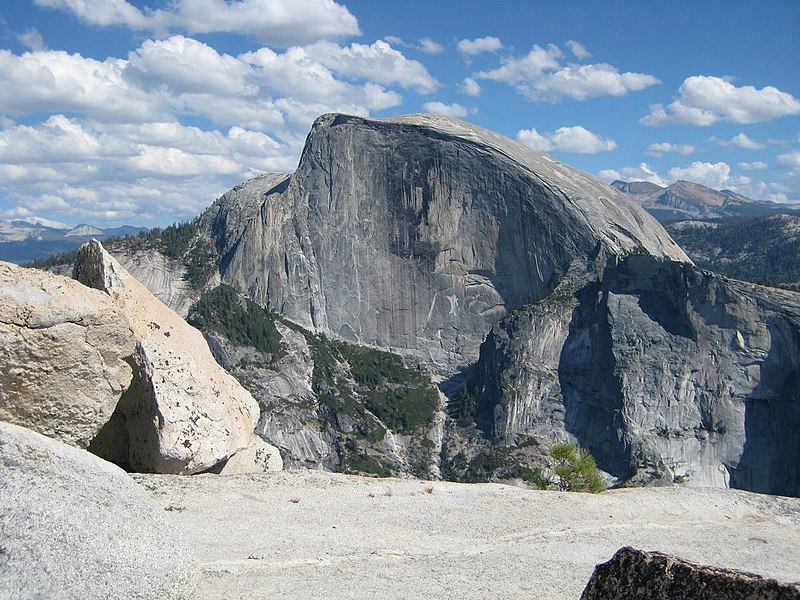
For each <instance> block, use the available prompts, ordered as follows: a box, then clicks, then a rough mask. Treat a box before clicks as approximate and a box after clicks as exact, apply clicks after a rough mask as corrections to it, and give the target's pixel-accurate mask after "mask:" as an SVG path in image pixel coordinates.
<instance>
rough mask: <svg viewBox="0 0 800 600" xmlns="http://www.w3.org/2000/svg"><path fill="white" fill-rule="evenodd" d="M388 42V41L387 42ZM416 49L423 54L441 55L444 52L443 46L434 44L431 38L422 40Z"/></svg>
mask: <svg viewBox="0 0 800 600" xmlns="http://www.w3.org/2000/svg"><path fill="white" fill-rule="evenodd" d="M387 41H388V40H387ZM417 48H418V49H419V50H420V51H422V52H424V53H425V54H441V53H442V52H444V46H442V45H441V44H438V43H436V42H434V41H433V40H432V39H431V38H428V37H426V38H422V39H421V40H420V41H419V44H418V45H417Z"/></svg>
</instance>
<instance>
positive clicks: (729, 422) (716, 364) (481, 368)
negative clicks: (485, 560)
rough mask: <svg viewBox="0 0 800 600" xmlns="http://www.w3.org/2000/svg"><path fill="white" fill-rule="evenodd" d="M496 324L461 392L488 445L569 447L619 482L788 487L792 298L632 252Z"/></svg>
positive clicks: (795, 365) (793, 479)
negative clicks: (472, 400)
mask: <svg viewBox="0 0 800 600" xmlns="http://www.w3.org/2000/svg"><path fill="white" fill-rule="evenodd" d="M571 287H572V290H570V294H569V295H566V297H565V298H562V299H559V298H558V297H551V298H548V299H547V300H545V301H543V302H540V303H537V304H534V305H532V306H529V307H525V308H524V309H521V310H519V311H517V312H516V313H515V314H513V315H512V316H510V317H508V318H507V319H506V320H504V321H503V322H502V323H501V324H499V325H498V326H496V327H495V328H494V330H493V331H492V333H491V334H490V335H489V336H488V338H487V341H486V343H485V344H484V345H483V347H482V352H481V359H480V361H479V362H478V365H477V366H476V368H475V370H474V371H473V374H472V379H471V381H470V383H469V384H468V387H469V388H470V389H471V392H472V394H473V395H474V396H475V397H476V398H478V400H477V403H476V409H475V415H474V416H475V420H476V421H477V423H478V425H479V427H480V428H481V429H482V430H483V431H484V432H485V433H486V435H487V436H488V437H489V438H490V439H492V440H493V441H494V442H495V443H497V444H499V445H501V446H506V445H515V444H516V443H517V441H518V440H519V439H524V438H525V437H526V436H535V437H536V438H537V439H541V440H551V441H557V440H565V439H569V440H574V441H577V442H579V443H580V444H581V445H583V446H585V447H587V448H589V449H590V450H592V452H593V453H594V455H595V456H596V457H597V460H598V463H599V465H600V466H601V468H603V469H605V470H606V471H608V472H610V473H612V474H613V475H615V476H617V477H618V478H620V479H621V480H628V479H631V478H633V479H634V480H642V481H647V480H651V479H660V480H666V481H669V482H686V483H689V484H694V485H711V486H729V485H730V486H733V487H741V488H744V489H749V490H755V491H761V492H767V493H773V494H784V495H797V494H798V493H800V470H798V468H797V464H798V459H800V441H798V440H800V436H799V435H798V434H800V295H798V294H795V293H792V292H784V291H780V290H774V289H769V288H762V287H759V286H755V285H752V284H746V283H742V282H738V281H735V280H729V279H726V278H723V277H720V276H717V275H714V274H712V273H709V272H706V271H701V270H699V269H697V268H695V267H693V266H691V265H686V264H679V263H675V262H664V261H659V260H656V259H654V258H652V257H648V256H644V255H640V256H630V257H628V258H626V259H623V260H622V261H621V262H620V263H619V264H610V265H608V266H607V267H606V269H605V270H604V272H603V276H602V279H601V280H599V281H589V282H574V283H573V284H572V286H571Z"/></svg>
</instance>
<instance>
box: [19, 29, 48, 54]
mask: <svg viewBox="0 0 800 600" xmlns="http://www.w3.org/2000/svg"><path fill="white" fill-rule="evenodd" d="M16 38H17V41H18V42H19V43H20V44H22V45H24V46H27V47H28V48H30V49H31V50H34V51H37V50H44V39H43V38H42V34H41V33H39V31H38V30H37V29H36V28H35V27H34V28H32V29H28V30H27V31H23V32H22V33H18V34H17V35H16Z"/></svg>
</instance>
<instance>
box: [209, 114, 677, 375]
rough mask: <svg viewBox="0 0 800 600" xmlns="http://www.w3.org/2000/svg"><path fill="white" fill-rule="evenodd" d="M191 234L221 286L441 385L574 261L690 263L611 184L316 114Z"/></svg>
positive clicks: (530, 155) (490, 142) (447, 131)
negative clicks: (205, 241) (204, 234)
mask: <svg viewBox="0 0 800 600" xmlns="http://www.w3.org/2000/svg"><path fill="white" fill-rule="evenodd" d="M256 190H257V192H258V193H257V194H256V193H255V192H256ZM201 222H203V223H205V224H206V226H207V227H210V228H211V229H212V231H211V233H210V235H211V237H214V238H216V240H217V247H218V249H219V250H220V252H221V253H222V259H221V264H220V269H221V275H222V281H223V282H225V283H229V284H231V285H233V286H235V287H238V288H239V289H241V290H242V291H244V292H246V293H248V294H249V295H250V296H251V297H252V298H253V299H254V300H256V301H257V302H259V303H260V304H262V305H264V306H267V307H269V308H270V309H272V310H274V311H276V312H278V313H280V314H281V315H283V316H285V317H288V318H289V319H292V320H293V321H295V322H297V323H299V324H301V325H303V326H304V327H306V328H309V329H312V330H314V331H317V332H325V333H329V334H333V335H335V336H337V337H339V338H341V339H345V340H348V341H352V342H356V343H360V344H366V345H373V346H378V347H383V348H389V349H392V350H395V351H398V352H402V353H406V354H412V355H414V356H416V357H417V358H418V359H419V360H421V361H422V362H424V363H426V364H427V365H428V366H430V367H432V368H434V369H436V370H437V371H439V372H440V373H444V374H452V373H453V372H454V371H456V370H457V369H458V368H459V367H463V366H466V365H468V364H470V363H472V362H473V361H474V360H475V359H476V358H477V349H478V347H479V345H480V343H481V342H482V341H483V339H484V337H485V335H486V333H487V332H488V331H489V329H490V327H491V326H492V325H493V324H494V323H496V322H497V321H498V320H500V319H501V318H502V317H503V316H505V315H506V314H507V312H508V311H509V310H512V309H514V308H517V307H519V306H521V305H523V304H526V303H529V302H531V301H536V300H540V299H542V298H544V297H546V296H547V295H548V294H549V293H550V292H551V291H552V290H553V289H554V288H555V286H556V285H557V284H558V282H559V281H560V280H561V278H562V277H563V276H564V274H565V273H566V271H567V270H568V268H569V266H570V264H571V263H572V261H573V260H574V259H575V258H579V257H584V258H585V257H586V256H588V255H590V254H597V253H607V254H611V255H624V254H627V253H630V252H646V253H649V254H652V255H654V256H657V257H665V258H671V259H674V260H678V261H686V262H688V258H686V256H685V255H684V254H683V252H682V251H681V250H680V248H678V247H677V245H675V243H674V242H673V241H672V240H671V239H670V238H669V236H668V235H667V234H666V233H665V232H664V230H663V229H662V228H661V227H660V226H659V225H658V224H657V223H656V222H655V220H654V219H652V218H651V217H650V216H649V215H647V214H646V213H645V212H644V211H643V210H641V209H639V208H638V207H635V206H633V205H632V204H631V203H630V202H629V201H628V200H627V199H626V198H625V197H624V196H623V195H622V194H621V193H619V192H617V191H616V190H614V189H612V188H611V187H609V186H606V185H604V184H602V183H601V182H599V181H598V180H596V179H594V178H592V177H590V176H588V175H586V174H585V173H582V172H580V171H577V170H575V169H572V168H570V167H567V166H566V165H563V164H561V163H558V162H556V161H554V160H552V159H551V158H550V157H548V156H546V155H544V154H542V153H539V152H537V151H535V150H532V149H530V148H527V147H525V146H523V145H521V144H518V143H515V142H512V141H511V140H508V139H507V138H504V137H502V136H500V135H497V134H494V133H492V132H489V131H486V130H483V129H480V128H478V127H476V126H474V125H471V124H468V123H464V122H460V121H456V120H453V119H448V118H444V117H436V116H432V115H411V116H407V117H398V118H394V119H385V120H372V119H364V118H360V117H349V116H344V115H324V116H322V117H320V118H319V119H317V121H316V122H315V124H314V126H313V128H312V130H311V133H310V134H309V137H308V140H307V142H306V147H305V149H304V151H303V155H302V158H301V160H300V165H299V166H298V168H297V170H296V171H295V173H294V174H293V175H292V176H291V177H289V178H288V179H283V180H281V179H280V178H277V177H272V178H270V177H267V178H263V179H261V180H257V181H254V182H252V183H251V184H250V185H246V186H245V187H244V189H243V190H242V191H241V192H240V193H230V194H228V195H226V196H225V197H223V198H221V199H220V200H219V201H218V202H217V203H215V205H214V206H213V207H212V208H211V209H210V210H209V211H208V213H207V215H206V216H205V217H203V219H201Z"/></svg>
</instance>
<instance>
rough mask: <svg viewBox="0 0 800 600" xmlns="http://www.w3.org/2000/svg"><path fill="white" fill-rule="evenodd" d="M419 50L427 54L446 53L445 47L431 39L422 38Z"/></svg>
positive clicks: (418, 46)
mask: <svg viewBox="0 0 800 600" xmlns="http://www.w3.org/2000/svg"><path fill="white" fill-rule="evenodd" d="M417 48H418V49H419V50H420V51H421V52H424V53H425V54H441V53H442V52H444V46H442V45H441V44H439V43H437V42H434V41H433V40H432V39H431V38H429V37H426V38H422V39H421V40H420V41H419V44H418V45H417Z"/></svg>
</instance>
